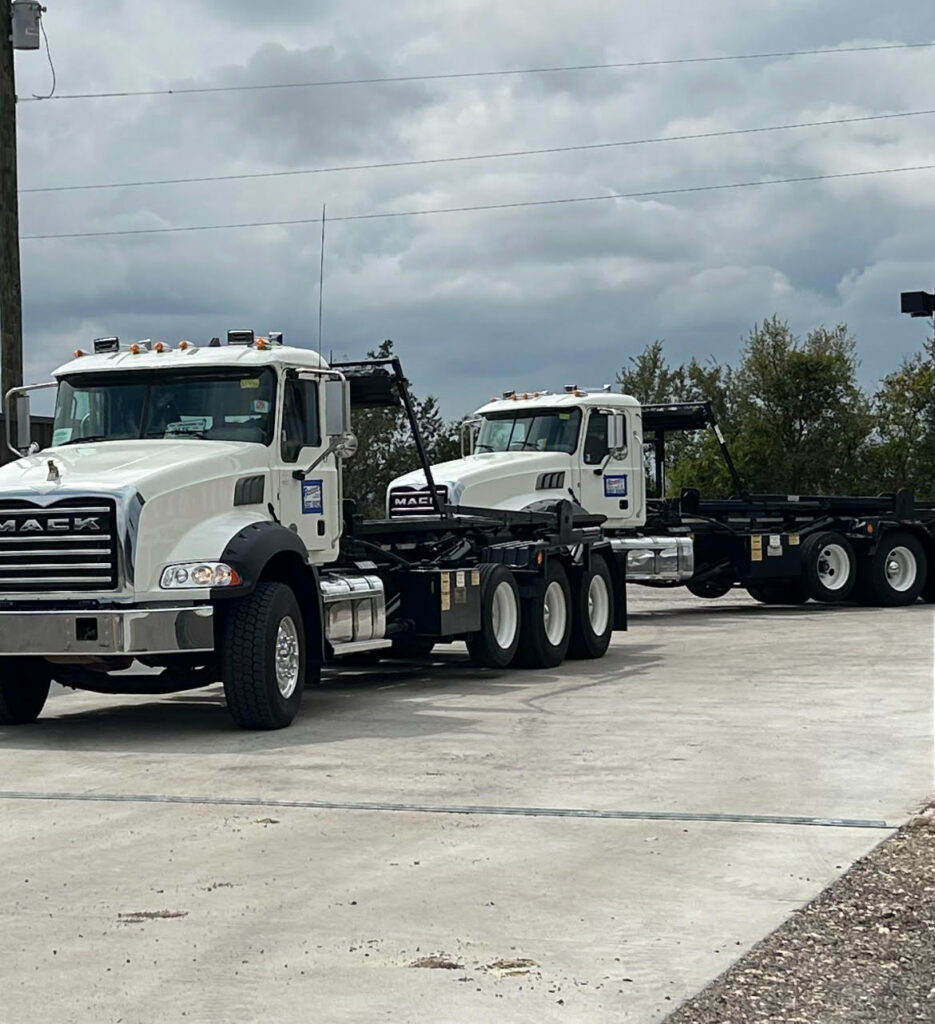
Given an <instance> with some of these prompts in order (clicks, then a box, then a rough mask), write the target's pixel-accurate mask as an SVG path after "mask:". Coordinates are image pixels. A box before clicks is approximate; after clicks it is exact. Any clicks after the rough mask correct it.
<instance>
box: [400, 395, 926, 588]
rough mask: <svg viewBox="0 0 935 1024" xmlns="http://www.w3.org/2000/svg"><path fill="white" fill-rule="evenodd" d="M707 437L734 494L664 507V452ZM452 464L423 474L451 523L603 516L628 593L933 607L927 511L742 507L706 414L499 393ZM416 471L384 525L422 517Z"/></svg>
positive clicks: (837, 504) (902, 504) (423, 492)
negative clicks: (566, 507)
mask: <svg viewBox="0 0 935 1024" xmlns="http://www.w3.org/2000/svg"><path fill="white" fill-rule="evenodd" d="M702 429H711V430H712V431H713V433H714V436H715V438H716V440H717V444H718V445H719V448H720V451H721V454H722V456H723V458H724V461H725V464H726V467H727V470H728V474H729V476H730V478H731V480H732V481H733V490H734V494H733V496H732V497H730V498H726V499H710V498H702V497H701V495H700V494H699V492H698V491H697V490H696V489H694V488H687V489H685V490H683V491H682V492H681V494H679V495H678V496H674V497H666V494H665V491H666V486H665V472H666V463H665V458H666V440H667V438H668V437H669V436H670V435H671V434H672V433H675V432H681V431H697V430H702ZM462 454H463V455H464V457H463V458H461V459H458V460H455V461H453V462H446V463H443V464H441V465H436V466H433V467H432V474H431V475H432V480H433V484H432V487H434V493H436V494H437V500H440V501H441V502H442V503H443V504H445V505H446V506H447V507H449V508H450V509H451V510H452V511H455V512H459V511H461V512H465V511H468V510H470V509H471V508H472V507H475V506H476V507H483V508H485V509H488V510H489V509H500V510H503V511H509V510H542V509H551V508H554V507H556V505H557V504H558V503H560V502H563V501H570V502H571V503H572V506H573V508H574V509H575V510H576V512H577V513H578V514H582V515H583V514H587V513H590V514H594V515H598V516H600V517H602V519H603V522H602V531H603V533H604V536H605V537H606V538H607V540H608V541H609V543H610V546H611V550H612V551H613V552H614V555H615V557H616V559H617V560H618V561H619V560H623V561H625V562H626V570H625V571H626V578H627V580H628V581H631V582H635V583H640V584H644V585H647V586H655V587H665V586H686V587H687V588H688V589H689V590H690V591H691V592H692V593H693V594H695V595H697V596H699V597H705V598H717V597H721V596H723V595H724V594H726V593H727V592H728V591H729V590H731V589H732V588H733V587H736V586H740V587H744V588H746V590H747V591H748V592H749V593H750V595H751V596H752V597H754V598H755V599H756V600H758V601H760V602H762V603H764V604H802V603H804V602H805V601H808V600H809V599H811V600H815V601H818V602H822V603H828V604H832V603H839V602H843V601H847V600H856V601H857V602H859V603H861V604H865V605H885V606H896V605H908V604H912V603H914V602H915V601H917V600H918V599H919V598H922V599H923V600H926V601H935V571H930V566H933V565H935V502H933V501H917V500H916V499H915V497H914V495H913V494H912V493H910V492H909V491H906V490H902V491H898V492H897V493H895V494H886V495H880V496H877V497H849V496H832V495H800V494H750V493H748V492H747V490H746V488H745V487H744V484H743V481H742V480H741V478H740V475H739V474H738V472H737V469H736V467H735V465H734V461H733V459H732V457H731V453H730V451H729V449H728V446H727V443H726V441H725V439H724V436H723V434H722V432H721V430H720V428H719V427H718V425H717V423H716V421H715V417H714V414H713V412H712V409H711V405H710V403H708V402H689V403H680V404H667V405H647V406H641V405H640V404H639V402H637V401H636V399H634V398H631V397H629V396H627V395H620V394H612V393H611V392H610V388H609V386H605V387H604V388H602V389H600V390H588V389H581V388H578V387H576V386H573V385H570V386H567V387H565V388H564V390H563V391H561V392H559V393H557V394H553V393H550V392H540V391H534V392H524V393H519V392H517V391H507V392H504V393H503V395H502V397H500V398H495V399H491V401H490V402H488V403H487V404H486V405H484V406H482V407H481V408H480V409H478V410H477V412H476V413H475V414H474V418H473V419H470V420H467V421H465V424H464V432H463V433H462ZM432 487H430V486H429V484H428V483H427V481H426V477H425V474H424V473H423V472H422V471H419V470H417V471H414V472H411V473H408V474H406V475H404V476H401V477H399V478H397V479H396V480H394V481H393V482H392V483H391V484H390V487H389V489H388V492H387V513H388V515H389V516H390V517H391V518H396V519H406V518H418V517H419V516H422V515H424V514H425V512H426V510H427V509H430V508H431V507H432V502H433V500H434V499H433V489H432Z"/></svg>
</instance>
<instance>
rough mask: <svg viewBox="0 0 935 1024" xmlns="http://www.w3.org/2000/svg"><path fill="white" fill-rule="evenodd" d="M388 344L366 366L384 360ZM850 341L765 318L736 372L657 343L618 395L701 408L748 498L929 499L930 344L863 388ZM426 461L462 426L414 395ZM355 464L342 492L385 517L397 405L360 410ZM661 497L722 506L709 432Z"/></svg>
mask: <svg viewBox="0 0 935 1024" xmlns="http://www.w3.org/2000/svg"><path fill="white" fill-rule="evenodd" d="M394 354H395V353H394V348H393V342H392V341H385V342H383V343H382V344H381V345H380V346H379V347H378V348H377V349H375V350H373V351H371V352H368V354H367V355H368V358H381V359H383V358H389V357H392V356H393V355H394ZM858 369H859V361H858V358H857V354H856V342H855V340H854V338H853V337H852V336H851V335H850V333H849V331H848V328H847V326H846V325H845V324H839V325H838V326H836V327H833V328H828V327H823V326H822V327H816V328H815V329H814V330H811V331H809V332H808V333H807V334H806V335H805V337H804V338H803V337H799V336H796V335H795V334H793V332H792V331H791V329H790V328H789V325H788V324H787V323H785V322H783V321H781V320H780V319H779V318H778V317H776V316H773V317H771V318H769V319H767V320H765V321H763V323H761V324H757V325H756V326H755V327H754V328H753V329H752V330H751V331H750V334H749V336H748V337H747V338H746V340H745V342H744V345H743V348H742V350H741V353H740V358H739V361H738V362H737V364H736V365H732V364H730V363H728V362H719V361H718V360H716V359H714V358H710V359H708V360H705V361H699V360H698V359H697V358H694V357H693V358H692V359H691V360H689V361H688V362H687V363H681V364H679V365H674V364H672V363H670V362H669V360H668V358H667V356H666V353H665V344H664V342H662V341H653V342H651V343H649V344H647V345H646V346H645V348H644V349H643V351H642V352H640V353H639V354H637V355H634V356H631V357H630V358H629V360H628V361H627V364H626V365H625V366H624V367H623V368H622V369H621V370H620V372H619V373H618V374H617V383H618V385H619V387H620V390H621V391H623V392H625V393H626V394H630V395H633V396H634V397H635V398H637V399H639V401H640V402H642V403H643V404H644V405H650V404H657V403H666V402H696V401H705V400H709V401H711V403H712V406H713V409H714V412H715V415H716V416H717V418H718V421H719V423H720V425H721V430H722V432H723V433H724V436H725V437H726V439H727V441H728V444H729V445H730V448H731V452H732V454H733V457H734V461H735V463H736V465H737V469H738V471H739V473H740V476H741V479H742V480H743V481H744V484H745V486H746V488H747V489H748V490H749V491H751V492H757V491H759V492H764V491H765V492H771V493H780V494H782V493H788V494H863V495H871V494H882V493H887V492H893V491H897V490H899V489H900V488H903V487H906V488H909V489H911V490H912V491H913V492H914V493H915V494H916V495H918V496H920V497H927V496H935V339H929V340H928V341H926V342H925V344H924V346H923V350H922V351H921V352H918V353H916V354H915V355H912V356H907V357H904V358H903V359H902V361H901V362H900V363H899V365H898V366H897V367H896V368H895V369H894V370H893V371H892V372H890V373H888V374H886V375H885V376H884V377H883V378H882V379H881V380H880V381H879V382H878V384H877V385H876V386H875V388H873V389H872V390H867V389H865V388H864V387H863V386H861V384H860V382H859V381H858ZM413 401H414V404H415V409H416V416H417V418H418V421H419V424H420V427H421V430H422V434H423V438H424V440H425V445H426V449H427V452H428V456H429V460H430V461H431V462H432V463H438V462H444V461H446V460H448V459H456V458H459V457H460V454H461V445H460V423H459V421H457V420H454V421H448V420H446V419H445V418H444V417H443V416H442V414H441V411H440V409H439V406H438V400H437V399H436V398H435V397H434V396H432V395H429V396H428V397H426V398H419V397H418V396H416V395H413ZM354 429H355V432H356V433H357V435H358V438H359V440H360V449H359V452H358V454H357V456H356V457H355V458H354V459H352V460H350V461H349V462H347V463H345V494H346V495H347V496H348V497H353V498H354V500H355V501H356V502H357V508H358V512H359V513H360V514H362V515H364V516H365V517H368V518H379V517H382V516H383V515H384V507H385V506H384V501H385V494H386V488H387V486H388V485H389V482H390V481H391V480H392V479H393V478H394V477H396V476H399V475H400V474H402V473H405V472H408V471H409V470H412V469H417V468H418V466H419V458H418V453H417V450H416V446H415V442H414V440H413V438H412V435H411V432H410V430H409V424H408V421H407V419H406V415H405V412H404V410H403V409H402V407H397V408H358V409H355V410H354ZM667 462H668V473H667V491H668V493H670V494H678V493H679V491H680V490H681V489H682V488H684V487H697V488H698V489H699V490H700V491H701V493H702V494H703V495H707V496H710V497H727V496H729V495H730V494H731V492H732V484H731V480H730V477H729V475H728V473H727V469H726V467H725V465H724V462H723V459H722V458H721V454H720V451H719V448H718V445H717V442H716V439H715V438H714V437H713V436H712V435H711V433H710V432H709V431H699V432H697V433H691V434H683V435H673V436H672V437H671V438H670V440H669V443H668V444H667Z"/></svg>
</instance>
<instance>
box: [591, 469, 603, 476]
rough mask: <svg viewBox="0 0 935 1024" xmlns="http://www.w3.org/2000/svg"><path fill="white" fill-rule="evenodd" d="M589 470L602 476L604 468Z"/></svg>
mask: <svg viewBox="0 0 935 1024" xmlns="http://www.w3.org/2000/svg"><path fill="white" fill-rule="evenodd" d="M591 472H592V473H593V474H594V475H595V476H603V475H604V470H603V469H592V470H591Z"/></svg>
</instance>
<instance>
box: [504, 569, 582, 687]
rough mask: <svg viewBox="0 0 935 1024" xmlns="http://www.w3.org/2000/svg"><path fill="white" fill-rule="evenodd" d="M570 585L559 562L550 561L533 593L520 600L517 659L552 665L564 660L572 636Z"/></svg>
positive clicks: (531, 664)
mask: <svg viewBox="0 0 935 1024" xmlns="http://www.w3.org/2000/svg"><path fill="white" fill-rule="evenodd" d="M571 619H572V616H571V588H570V587H569V585H568V574H567V573H566V572H565V567H564V566H563V565H562V563H561V562H556V561H551V562H549V567H548V569H547V570H546V572H545V575H544V576H543V577H542V578H541V579H540V580H537V581H536V592H535V594H534V595H533V597H531V598H529V599H527V600H525V601H523V613H522V625H521V628H520V637H519V649H518V650H517V652H516V659H517V663H518V664H520V665H522V666H523V667H524V668H555V667H556V666H557V665H561V663H562V662H563V661H564V660H565V655H566V654H567V653H568V644H569V642H570V640H571Z"/></svg>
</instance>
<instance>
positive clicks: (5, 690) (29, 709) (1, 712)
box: [0, 658, 52, 725]
mask: <svg viewBox="0 0 935 1024" xmlns="http://www.w3.org/2000/svg"><path fill="white" fill-rule="evenodd" d="M0 672H2V673H3V678H2V679H0V725H29V724H30V723H31V722H35V720H36V719H37V718H38V717H39V715H40V714H41V712H42V709H43V708H44V707H45V702H46V700H47V698H48V696H49V687H50V686H51V685H52V673H51V670H50V669H49V666H48V665H47V664H46V663H45V662H34V661H27V660H24V659H21V658H4V659H3V660H2V661H0Z"/></svg>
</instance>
